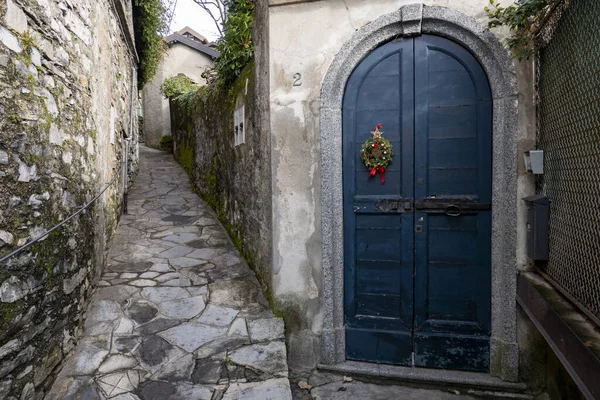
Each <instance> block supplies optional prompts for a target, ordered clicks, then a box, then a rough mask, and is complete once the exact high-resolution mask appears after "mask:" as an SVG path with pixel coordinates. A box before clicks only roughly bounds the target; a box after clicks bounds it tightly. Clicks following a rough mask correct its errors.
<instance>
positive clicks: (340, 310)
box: [269, 0, 535, 382]
mask: <svg viewBox="0 0 600 400" xmlns="http://www.w3.org/2000/svg"><path fill="white" fill-rule="evenodd" d="M486 4H487V2H486V1H479V0H473V1H463V2H449V1H432V2H425V3H424V4H421V3H416V4H415V3H413V2H411V1H391V2H390V1H369V2H368V3H366V2H361V1H353V0H351V1H345V2H341V1H312V2H304V1H301V2H298V1H286V0H271V1H270V9H269V11H270V77H271V78H270V82H271V88H270V92H271V96H270V97H271V110H270V112H271V134H272V166H273V232H274V233H273V247H274V250H273V251H274V255H273V263H274V264H273V274H272V285H273V294H274V298H275V299H276V301H277V303H278V305H279V306H280V307H281V308H282V309H284V310H285V313H286V314H288V315H293V318H294V320H295V321H298V323H297V324H296V326H297V329H295V330H294V331H292V332H290V333H289V346H290V357H291V361H292V363H294V364H296V365H299V366H314V365H317V364H318V363H321V364H328V365H338V366H340V368H344V366H348V365H350V364H348V362H350V361H368V362H376V363H379V364H389V365H400V366H408V367H412V366H417V367H425V368H438V369H440V368H443V369H447V370H471V371H479V372H486V373H488V374H490V375H491V376H494V377H498V378H500V379H501V380H503V381H512V382H516V381H517V380H518V374H519V361H518V360H519V346H518V344H517V304H516V276H517V272H518V270H519V269H520V268H525V267H526V264H527V258H526V256H525V253H524V248H525V242H524V239H525V220H524V218H523V216H524V212H525V206H524V204H523V203H522V202H521V201H519V200H518V199H519V198H520V197H523V196H524V195H526V194H533V192H534V186H533V178H532V176H528V175H527V174H526V171H525V170H524V166H523V165H522V161H521V160H520V159H521V158H522V157H518V155H519V154H521V153H522V151H524V150H529V149H530V147H532V146H533V145H534V138H535V131H534V128H533V125H532V124H533V122H534V112H533V108H532V106H533V103H532V100H533V91H532V88H533V80H532V78H533V74H532V71H533V70H532V64H530V63H523V64H516V63H514V62H513V60H512V59H511V58H510V55H509V53H508V51H507V50H506V49H505V48H504V47H503V45H502V40H503V39H504V37H505V36H504V33H503V32H491V31H489V30H488V29H487V28H486V23H487V21H486V17H485V13H484V7H485V6H486ZM299 36H302V37H303V39H302V40H295V39H294V38H297V37H299ZM292 43H293V45H292ZM378 124H382V125H383V128H382V131H383V132H384V137H385V138H387V139H389V140H390V142H391V144H392V145H393V147H394V152H395V156H394V160H393V162H392V163H391V164H390V165H389V167H388V169H387V171H386V172H385V183H382V182H381V181H380V178H379V176H378V177H369V172H370V170H367V168H366V167H365V166H364V165H363V163H362V161H361V158H360V151H361V144H362V142H364V141H365V140H366V139H368V138H369V137H371V131H373V130H374V127H375V126H376V125H378ZM292 227H293V228H292ZM353 365H354V367H356V368H359V369H360V368H363V369H365V371H366V370H368V369H369V368H372V365H373V364H367V363H361V364H353ZM357 365H358V367H357ZM376 369H377V368H376Z"/></svg>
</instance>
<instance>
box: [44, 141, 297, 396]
mask: <svg viewBox="0 0 600 400" xmlns="http://www.w3.org/2000/svg"><path fill="white" fill-rule="evenodd" d="M283 334H284V325H283V321H282V320H281V319H278V318H275V317H274V316H273V313H272V312H271V310H270V309H269V306H268V303H267V301H266V299H265V298H264V296H263V294H262V292H261V290H260V288H259V284H258V282H257V281H256V278H255V277H254V275H253V273H252V271H251V270H250V269H249V267H248V265H247V264H246V263H245V261H244V260H243V259H242V258H241V257H240V255H239V254H238V252H237V251H236V250H235V248H234V247H233V245H232V244H231V242H230V240H229V238H228V236H227V233H226V232H225V230H224V228H223V227H222V226H221V224H220V223H219V222H218V220H217V218H216V217H215V215H214V213H213V212H212V210H211V209H210V208H209V207H208V206H207V205H206V204H205V203H204V202H203V201H202V200H201V199H200V198H199V197H198V196H197V195H196V194H194V193H193V191H192V188H191V185H190V183H189V181H188V177H187V176H186V174H185V172H184V171H183V170H182V169H181V167H179V165H177V164H176V163H175V162H174V161H173V159H172V157H171V156H170V155H168V154H165V153H162V152H158V151H155V150H150V149H148V148H145V147H142V148H140V174H139V177H138V178H137V181H136V183H135V184H134V186H133V187H132V189H131V190H130V193H129V214H128V215H124V216H123V217H122V218H121V221H120V223H119V227H118V229H117V231H116V234H115V236H114V238H113V240H112V244H111V246H110V251H109V263H108V266H107V268H106V271H105V272H104V275H103V276H102V279H101V281H100V282H99V287H98V289H97V290H96V291H95V293H94V295H93V297H92V299H91V303H90V306H89V308H88V310H87V313H86V319H85V324H84V334H83V338H82V339H81V340H80V341H79V343H78V345H77V347H76V349H75V351H74V353H73V354H72V356H71V357H70V358H69V359H68V360H67V361H66V363H65V365H64V367H63V369H62V371H61V373H60V375H59V376H58V378H57V380H56V383H55V384H54V387H53V388H52V390H51V391H50V393H49V395H48V396H47V397H46V399H61V400H62V399H89V400H95V399H117V400H135V399H140V400H158V399H161V400H166V399H175V400H176V399H181V400H183V399H186V400H195V399H198V400H204V399H206V400H221V399H223V400H231V399H256V400H258V399H260V400H269V399H272V400H287V399H291V393H290V385H289V381H288V378H287V376H288V366H287V360H286V348H285V343H284V336H283Z"/></svg>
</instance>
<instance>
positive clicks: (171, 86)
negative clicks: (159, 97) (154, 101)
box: [160, 74, 200, 99]
mask: <svg viewBox="0 0 600 400" xmlns="http://www.w3.org/2000/svg"><path fill="white" fill-rule="evenodd" d="M199 87H200V86H199V85H198V84H196V83H195V82H194V81H193V80H192V79H191V78H189V77H187V76H185V75H183V74H179V75H177V76H173V77H170V78H167V79H165V80H164V82H163V84H162V86H161V87H160V89H161V91H162V92H163V94H164V95H165V97H166V98H167V99H174V98H176V97H179V96H181V95H182V94H185V93H187V92H190V91H192V90H196V89H198V88H199Z"/></svg>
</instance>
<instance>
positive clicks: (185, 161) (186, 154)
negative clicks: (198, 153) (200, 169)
mask: <svg viewBox="0 0 600 400" xmlns="http://www.w3.org/2000/svg"><path fill="white" fill-rule="evenodd" d="M193 157H194V151H193V149H192V146H191V145H190V144H189V143H187V142H183V143H182V144H181V145H180V146H179V156H178V157H177V162H178V163H179V164H180V165H181V166H182V167H183V169H184V170H185V172H187V174H188V176H189V177H190V178H191V177H192V166H193V161H194V159H193Z"/></svg>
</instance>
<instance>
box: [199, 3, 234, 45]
mask: <svg viewBox="0 0 600 400" xmlns="http://www.w3.org/2000/svg"><path fill="white" fill-rule="evenodd" d="M225 1H226V0H194V3H196V4H197V5H199V6H200V7H201V8H202V9H203V10H204V11H205V12H206V13H207V14H208V15H209V16H210V17H211V19H212V20H213V22H214V23H215V26H216V27H217V30H218V31H219V36H223V24H224V23H225V20H226V19H227V6H226V5H225Z"/></svg>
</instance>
